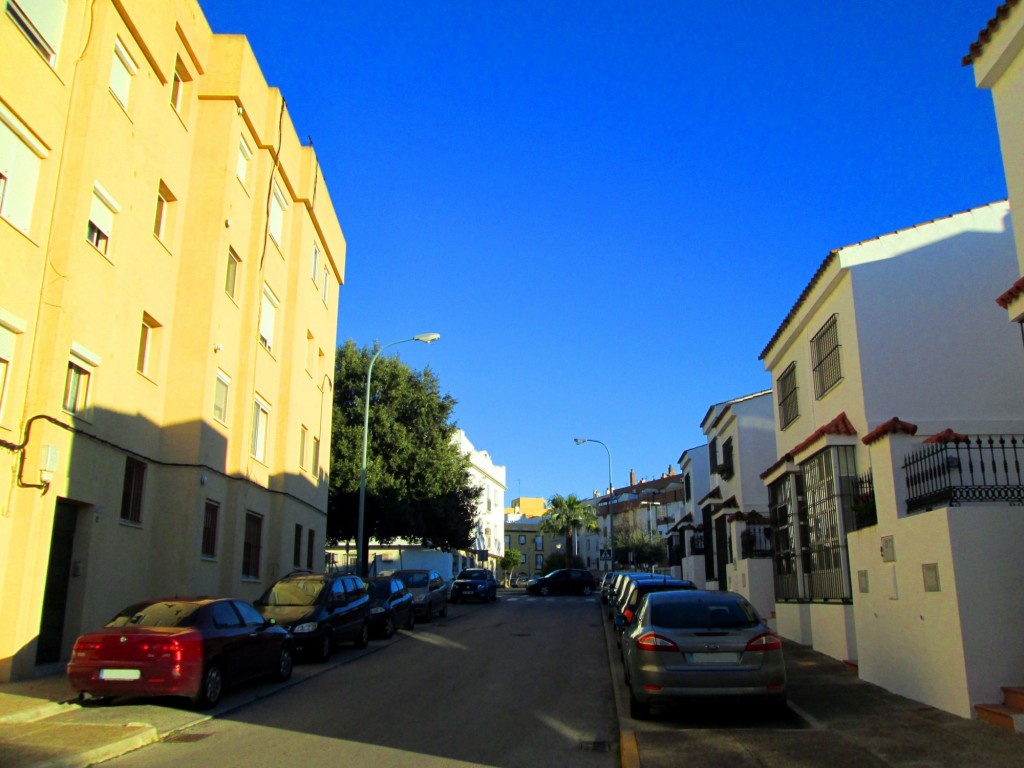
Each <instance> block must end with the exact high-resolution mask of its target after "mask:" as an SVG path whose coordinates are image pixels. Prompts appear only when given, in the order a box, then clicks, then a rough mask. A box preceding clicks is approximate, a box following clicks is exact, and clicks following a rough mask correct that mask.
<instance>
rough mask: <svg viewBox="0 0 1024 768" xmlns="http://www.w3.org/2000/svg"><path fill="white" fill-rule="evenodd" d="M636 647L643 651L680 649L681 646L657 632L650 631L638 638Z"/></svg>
mask: <svg viewBox="0 0 1024 768" xmlns="http://www.w3.org/2000/svg"><path fill="white" fill-rule="evenodd" d="M636 647H637V648H638V649H639V650H641V651H678V650H679V646H678V645H676V644H675V643H673V642H672V641H671V640H669V639H668V638H667V637H662V636H661V635H659V634H657V633H655V632H648V633H646V634H643V635H640V637H638V638H637V639H636Z"/></svg>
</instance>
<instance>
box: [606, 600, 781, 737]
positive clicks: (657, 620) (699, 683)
mask: <svg viewBox="0 0 1024 768" xmlns="http://www.w3.org/2000/svg"><path fill="white" fill-rule="evenodd" d="M622 653H623V664H624V667H625V676H626V685H627V687H628V688H629V713H630V716H631V717H634V718H637V719H643V718H646V717H648V716H649V715H650V711H651V705H654V704H666V703H672V702H674V701H676V700H679V699H686V698H690V697H699V696H756V697H762V698H764V699H765V700H766V702H769V703H770V704H772V705H774V706H784V705H785V701H786V667H785V664H784V663H783V660H782V641H781V640H780V639H779V637H778V636H777V635H775V634H774V633H772V632H771V631H770V630H769V629H768V627H767V626H766V625H765V623H764V621H763V620H762V619H761V617H760V616H758V614H757V611H755V610H754V607H753V606H752V605H751V604H750V603H748V602H747V600H746V599H745V598H744V597H743V596H742V595H739V594H736V593H735V592H709V591H706V590H702V589H697V590H688V589H687V590H677V591H672V592H652V593H649V594H647V595H645V596H644V598H643V600H641V602H640V607H639V610H638V612H637V615H636V618H635V619H634V621H633V625H632V626H631V627H630V628H629V629H628V630H627V631H626V632H625V633H624V634H623V636H622Z"/></svg>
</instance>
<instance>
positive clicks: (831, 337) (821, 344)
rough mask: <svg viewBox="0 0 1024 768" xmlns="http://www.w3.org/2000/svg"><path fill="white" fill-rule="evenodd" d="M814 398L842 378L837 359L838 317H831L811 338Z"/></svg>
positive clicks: (840, 367)
mask: <svg viewBox="0 0 1024 768" xmlns="http://www.w3.org/2000/svg"><path fill="white" fill-rule="evenodd" d="M811 364H812V367H813V370H814V396H815V397H819V398H820V397H821V396H822V395H824V394H825V393H826V392H828V391H829V390H830V389H832V387H834V386H835V385H836V384H838V383H839V381H840V379H842V378H843V371H842V366H841V365H840V359H839V316H838V315H832V317H830V318H829V319H828V320H826V321H825V324H824V325H823V326H822V327H821V330H820V331H818V332H817V333H816V334H814V336H813V337H812V338H811Z"/></svg>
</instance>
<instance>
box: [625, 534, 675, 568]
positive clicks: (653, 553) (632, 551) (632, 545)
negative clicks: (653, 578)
mask: <svg viewBox="0 0 1024 768" xmlns="http://www.w3.org/2000/svg"><path fill="white" fill-rule="evenodd" d="M667 554H668V548H667V547H666V545H665V540H664V539H663V538H661V537H660V536H655V535H651V534H649V533H647V532H645V531H642V530H640V529H639V528H629V527H623V528H622V529H621V530H619V529H618V527H616V532H615V559H616V560H617V561H618V562H620V563H632V564H633V565H634V566H637V567H652V566H655V565H657V564H658V563H660V562H661V561H662V560H664V559H665V557H666V556H667ZM631 555H632V557H630V556H631Z"/></svg>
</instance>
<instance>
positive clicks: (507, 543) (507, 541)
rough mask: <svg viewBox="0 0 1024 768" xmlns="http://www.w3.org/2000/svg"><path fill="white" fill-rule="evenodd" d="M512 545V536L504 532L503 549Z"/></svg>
mask: <svg viewBox="0 0 1024 768" xmlns="http://www.w3.org/2000/svg"><path fill="white" fill-rule="evenodd" d="M511 546H512V537H511V536H509V535H508V534H507V533H506V534H505V549H509V548H510V547H511Z"/></svg>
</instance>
